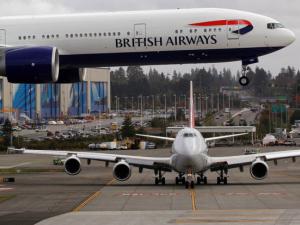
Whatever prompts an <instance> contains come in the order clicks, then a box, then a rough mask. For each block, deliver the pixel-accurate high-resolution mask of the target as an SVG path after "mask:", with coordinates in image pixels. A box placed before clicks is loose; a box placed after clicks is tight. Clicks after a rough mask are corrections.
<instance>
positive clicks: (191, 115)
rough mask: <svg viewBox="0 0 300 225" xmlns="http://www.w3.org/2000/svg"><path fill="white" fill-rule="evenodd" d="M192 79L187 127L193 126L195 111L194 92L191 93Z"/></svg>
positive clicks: (191, 89) (191, 90) (191, 87)
mask: <svg viewBox="0 0 300 225" xmlns="http://www.w3.org/2000/svg"><path fill="white" fill-rule="evenodd" d="M193 92H194V91H193V81H191V82H190V109H189V111H190V116H189V127H190V128H195V112H194V93H193Z"/></svg>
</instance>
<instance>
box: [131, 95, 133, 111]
mask: <svg viewBox="0 0 300 225" xmlns="http://www.w3.org/2000/svg"><path fill="white" fill-rule="evenodd" d="M131 110H132V112H133V97H131Z"/></svg>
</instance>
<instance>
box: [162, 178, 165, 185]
mask: <svg viewBox="0 0 300 225" xmlns="http://www.w3.org/2000/svg"><path fill="white" fill-rule="evenodd" d="M161 184H162V185H165V184H166V178H164V177H163V178H162V179H161Z"/></svg>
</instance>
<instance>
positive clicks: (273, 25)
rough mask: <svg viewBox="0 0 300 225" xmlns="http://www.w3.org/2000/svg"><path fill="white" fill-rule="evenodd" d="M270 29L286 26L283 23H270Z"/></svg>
mask: <svg viewBox="0 0 300 225" xmlns="http://www.w3.org/2000/svg"><path fill="white" fill-rule="evenodd" d="M267 26H268V29H271V30H274V29H277V28H284V26H283V25H282V24H281V23H268V25H267Z"/></svg>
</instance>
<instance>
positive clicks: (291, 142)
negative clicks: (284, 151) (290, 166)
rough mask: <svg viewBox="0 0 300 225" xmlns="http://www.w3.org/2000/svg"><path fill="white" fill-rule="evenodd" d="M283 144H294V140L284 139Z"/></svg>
mask: <svg viewBox="0 0 300 225" xmlns="http://www.w3.org/2000/svg"><path fill="white" fill-rule="evenodd" d="M283 145H285V146H296V145H297V144H296V142H295V141H294V140H286V141H285V142H283Z"/></svg>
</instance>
